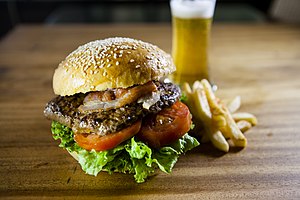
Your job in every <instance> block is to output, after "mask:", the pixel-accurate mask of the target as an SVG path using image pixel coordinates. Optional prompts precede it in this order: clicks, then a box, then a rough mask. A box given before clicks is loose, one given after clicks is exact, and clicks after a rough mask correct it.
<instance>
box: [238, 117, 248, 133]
mask: <svg viewBox="0 0 300 200" xmlns="http://www.w3.org/2000/svg"><path fill="white" fill-rule="evenodd" d="M236 125H237V126H238V127H239V129H240V130H241V131H242V133H245V132H246V131H248V130H249V129H250V128H251V127H252V125H251V123H250V122H248V121H245V120H241V121H238V122H237V123H236Z"/></svg>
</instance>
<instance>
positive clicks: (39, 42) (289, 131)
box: [0, 24, 300, 199]
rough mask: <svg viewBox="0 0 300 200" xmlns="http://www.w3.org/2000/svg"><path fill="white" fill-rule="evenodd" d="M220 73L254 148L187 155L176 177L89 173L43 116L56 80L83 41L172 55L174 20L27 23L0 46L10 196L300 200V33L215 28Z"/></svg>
mask: <svg viewBox="0 0 300 200" xmlns="http://www.w3.org/2000/svg"><path fill="white" fill-rule="evenodd" d="M212 34H213V36H212V48H211V75H212V79H213V81H214V82H215V83H216V84H217V85H218V86H219V91H218V95H219V96H220V97H224V98H232V97H235V96H236V95H241V97H242V108H241V110H242V111H248V112H251V113H254V114H255V115H256V116H257V117H258V120H259V124H258V126H257V127H255V128H253V129H251V130H250V131H249V132H247V133H246V137H247V138H248V143H249V144H248V147H247V148H245V149H242V150H240V149H234V148H231V150H230V152H229V153H227V154H223V153H222V152H220V151H218V150H216V149H214V148H213V147H212V146H211V145H209V144H204V145H201V146H200V147H199V148H197V149H194V150H193V151H191V152H188V153H187V154H186V155H185V156H182V157H181V158H180V160H179V162H178V163H177V164H176V166H175V168H174V170H173V173H172V174H170V175H167V174H164V173H162V172H157V173H156V174H155V175H154V176H152V177H151V178H149V179H148V181H147V182H146V183H143V184H136V183H135V182H134V180H133V178H132V175H124V174H114V175H108V174H107V173H101V174H100V175H99V176H97V177H93V176H89V175H86V174H84V172H83V171H82V170H81V169H80V166H79V164H77V162H76V161H75V160H74V159H73V158H72V157H71V156H70V155H68V153H67V152H66V151H64V150H62V149H61V148H59V147H58V142H57V141H54V140H53V139H52V137H51V133H50V121H48V120H46V119H45V118H44V116H43V108H44V105H45V104H46V102H47V101H49V100H50V99H51V98H52V97H54V94H53V91H52V86H51V82H52V75H53V72H54V69H55V68H56V67H57V65H58V63H59V62H60V61H61V60H62V59H64V58H65V57H66V56H67V55H68V54H69V53H70V52H71V51H72V50H74V49H75V48H76V47H77V46H79V45H80V44H83V43H86V42H88V41H91V40H95V39H101V38H105V37H109V36H128V37H133V38H138V39H142V40H145V41H149V42H152V43H154V44H157V45H158V46H160V47H161V48H162V49H164V50H166V51H167V52H170V50H171V27H170V25H169V24H158V25H155V24H152V25H143V24H140V25H139V24H137V25H68V26H66V25H59V26H58V25H57V26H38V25H26V26H19V27H17V28H16V29H15V30H13V31H12V32H11V33H10V34H8V35H7V36H6V37H5V38H4V39H2V41H1V43H0V198H1V199H4V198H6V199H24V198H27V199H42V198H51V199H59V198H64V199H89V198H96V197H98V198H101V199H299V198H300V27H299V26H292V25H268V24H260V25H251V24H248V25H226V24H215V25H214V26H213V31H212Z"/></svg>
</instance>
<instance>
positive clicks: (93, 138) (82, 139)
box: [74, 121, 141, 151]
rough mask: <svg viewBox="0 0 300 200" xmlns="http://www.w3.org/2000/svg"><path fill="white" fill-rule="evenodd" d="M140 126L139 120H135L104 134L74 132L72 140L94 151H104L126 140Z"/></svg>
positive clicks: (135, 132)
mask: <svg viewBox="0 0 300 200" xmlns="http://www.w3.org/2000/svg"><path fill="white" fill-rule="evenodd" d="M140 128H141V121H138V122H135V123H134V124H133V125H131V126H129V127H127V128H125V129H123V130H121V131H119V132H116V133H111V134H108V135H105V136H99V135H95V134H88V135H87V134H84V133H82V134H75V136H74V140H75V141H76V142H77V144H78V145H79V146H80V147H82V148H84V149H86V150H92V149H95V150H96V151H105V150H109V149H112V148H114V147H116V146H117V145H119V144H121V143H122V142H124V141H125V140H128V139H129V138H131V137H132V136H134V135H135V134H137V132H138V131H139V130H140Z"/></svg>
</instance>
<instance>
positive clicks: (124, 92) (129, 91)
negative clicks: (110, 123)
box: [79, 81, 157, 112]
mask: <svg viewBox="0 0 300 200" xmlns="http://www.w3.org/2000/svg"><path fill="white" fill-rule="evenodd" d="M154 91H157V87H156V85H155V84H154V82H152V81H151V82H148V83H146V84H144V85H138V86H135V87H131V88H126V89H124V88H118V89H111V90H106V91H99V92H91V93H89V94H88V95H87V96H86V97H85V99H84V101H83V105H81V106H80V107H79V111H80V112H86V111H102V110H103V111H106V110H110V109H115V108H120V107H123V106H125V105H126V104H130V103H132V102H135V101H137V100H138V99H139V98H140V97H142V96H145V95H147V94H150V93H151V92H154Z"/></svg>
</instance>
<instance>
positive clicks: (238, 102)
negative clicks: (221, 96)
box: [227, 96, 241, 113]
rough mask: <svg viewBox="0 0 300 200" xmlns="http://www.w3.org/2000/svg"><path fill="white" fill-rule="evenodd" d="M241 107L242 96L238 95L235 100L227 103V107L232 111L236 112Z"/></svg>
mask: <svg viewBox="0 0 300 200" xmlns="http://www.w3.org/2000/svg"><path fill="white" fill-rule="evenodd" d="M240 107H241V97H240V96H236V97H235V98H234V99H233V100H231V101H230V102H229V103H228V104H227V108H228V110H229V112H231V113H234V112H236V111H237V110H238V109H239V108H240Z"/></svg>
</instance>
